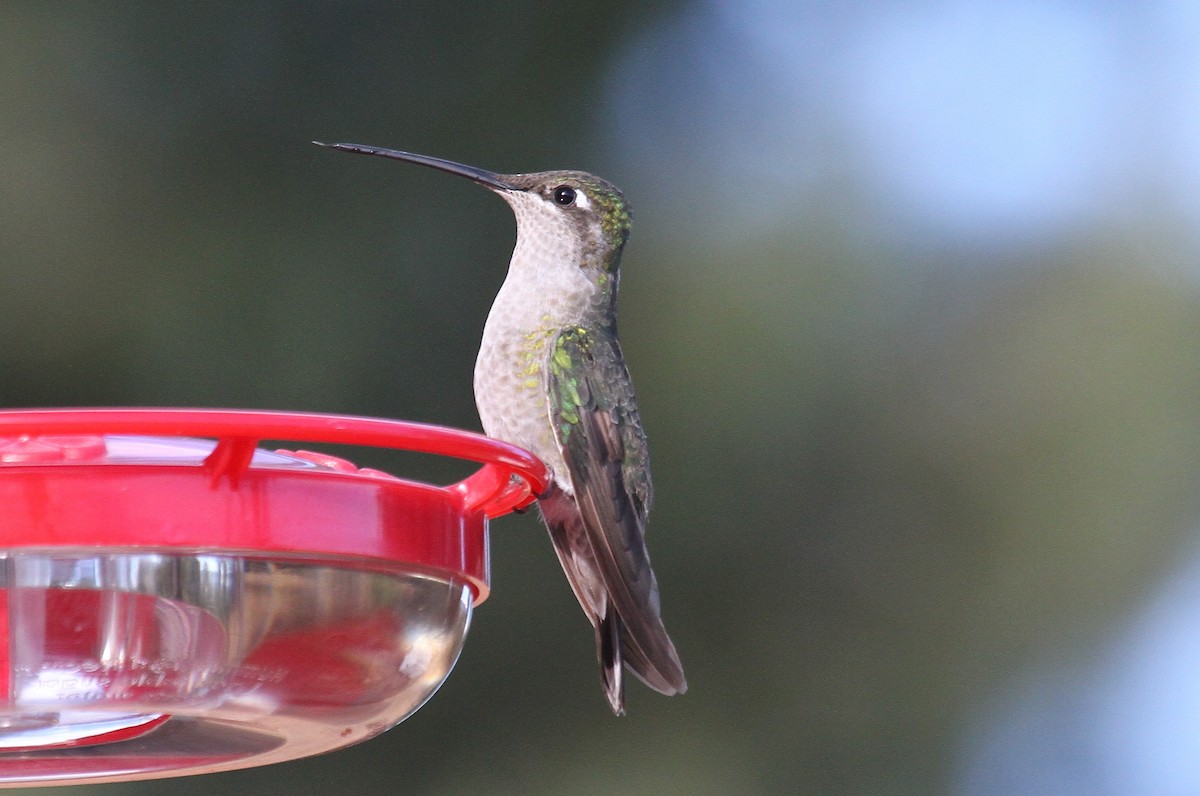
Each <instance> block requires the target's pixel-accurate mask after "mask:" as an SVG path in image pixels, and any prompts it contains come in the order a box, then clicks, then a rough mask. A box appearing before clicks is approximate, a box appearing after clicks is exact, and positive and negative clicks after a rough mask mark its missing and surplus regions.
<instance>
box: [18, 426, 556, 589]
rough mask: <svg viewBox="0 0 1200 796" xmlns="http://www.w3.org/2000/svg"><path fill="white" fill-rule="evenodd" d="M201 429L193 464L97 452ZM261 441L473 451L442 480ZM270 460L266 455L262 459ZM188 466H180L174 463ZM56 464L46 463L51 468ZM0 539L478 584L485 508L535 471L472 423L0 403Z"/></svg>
mask: <svg viewBox="0 0 1200 796" xmlns="http://www.w3.org/2000/svg"><path fill="white" fill-rule="evenodd" d="M115 435H136V436H139V437H141V436H147V437H155V438H159V437H188V438H193V437H197V438H206V439H210V440H211V439H214V438H215V440H216V442H215V444H214V445H213V446H212V448H211V450H207V451H204V452H202V453H203V455H198V457H197V458H196V459H195V460H194V461H190V462H189V461H179V460H174V461H171V462H168V463H165V464H164V463H163V462H162V461H159V460H154V459H145V460H138V459H136V458H130V457H112V456H109V455H108V451H107V447H106V444H105V437H106V436H115ZM262 440H272V441H284V440H288V441H298V442H307V443H332V444H340V445H358V446H371V447H382V448H392V449H397V450H406V451H414V452H418V453H428V454H434V455H441V456H450V457H454V458H458V459H465V460H469V461H473V462H478V463H480V464H482V465H483V466H482V467H481V468H480V469H479V470H477V471H476V472H475V473H473V474H472V475H470V476H469V477H467V478H465V479H463V480H461V481H458V482H457V483H453V484H450V485H446V486H434V485H430V484H425V483H418V482H414V481H406V480H401V479H399V478H395V477H393V476H390V475H387V474H385V473H380V472H378V471H374V470H367V469H363V470H358V469H357V468H355V467H354V466H353V465H352V464H350V463H349V462H345V461H343V460H340V459H337V458H336V457H329V456H323V455H319V454H309V453H299V454H288V453H287V452H281V453H285V454H287V456H288V457H289V461H288V462H286V463H285V466H281V465H280V464H279V462H278V461H265V459H267V458H269V457H270V455H269V454H268V455H267V456H264V455H263V454H265V453H266V452H265V451H263V450H262V449H261V448H259V443H260V442H261V441H262ZM274 459H279V457H274ZM188 464H192V465H194V466H187V465H188ZM53 465H58V466H53ZM0 474H3V477H2V478H0V505H4V506H6V510H5V514H4V515H3V518H0V548H45V547H51V548H52V547H79V546H93V547H107V548H135V549H136V548H139V547H155V548H161V547H171V548H176V549H181V550H193V551H210V550H220V551H223V552H228V551H236V552H246V553H252V554H257V553H264V554H266V553H269V554H272V555H275V554H280V553H282V554H288V555H293V556H297V557H327V556H334V557H338V558H342V557H346V558H349V559H359V560H366V561H368V562H369V563H371V564H372V565H378V566H381V567H385V568H388V567H394V566H396V565H398V564H404V565H406V566H410V565H416V566H418V567H424V568H427V569H429V570H432V571H434V572H437V573H441V574H450V575H452V576H457V577H460V578H463V579H465V580H467V581H468V582H470V583H471V585H472V586H473V588H474V590H475V602H476V604H478V603H479V602H482V601H483V600H484V599H486V597H487V594H488V560H487V558H488V557H487V530H486V529H487V520H488V519H489V518H492V517H497V516H500V515H503V514H506V513H508V512H510V511H513V510H515V509H519V508H522V507H524V506H527V505H529V504H530V503H532V502H533V501H534V500H535V499H536V496H537V495H539V494H541V493H542V492H543V491H544V490H545V489H546V488H547V486H548V483H549V474H548V472H547V470H546V468H545V466H544V465H543V464H542V463H541V462H540V461H539V460H538V459H537V458H536V457H534V456H533V454H531V453H529V452H527V451H525V450H522V449H521V448H518V447H515V446H513V445H509V444H507V443H504V442H500V441H498V440H494V439H490V438H488V437H485V436H483V435H481V434H476V433H472V432H467V431H460V430H456V429H450V428H443V427H440V426H433V425H426V424H421V423H410V422H404V421H398V420H383V419H378V418H369V417H354V416H346V415H331V414H319V413H306V412H279V411H253V410H228V409H162V408H153V409H148V408H139V409H36V410H0Z"/></svg>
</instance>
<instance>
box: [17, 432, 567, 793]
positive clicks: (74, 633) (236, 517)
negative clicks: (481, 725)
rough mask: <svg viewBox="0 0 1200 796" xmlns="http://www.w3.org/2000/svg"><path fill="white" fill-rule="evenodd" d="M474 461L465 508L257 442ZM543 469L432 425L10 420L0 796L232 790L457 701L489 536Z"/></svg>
mask: <svg viewBox="0 0 1200 796" xmlns="http://www.w3.org/2000/svg"><path fill="white" fill-rule="evenodd" d="M264 439H267V440H289V441H300V442H305V443H338V444H347V445H360V446H363V445H366V446H376V447H386V448H397V449H403V450H411V451H418V452H423V453H432V454H439V455H445V456H452V457H456V458H461V459H468V460H471V461H475V462H478V463H480V464H481V465H482V467H481V468H480V469H479V470H477V471H476V472H475V473H474V474H472V475H471V476H470V477H468V478H466V479H464V480H462V481H459V482H458V483H455V484H451V485H449V486H435V485H431V484H425V483H418V482H414V481H407V480H401V479H399V478H395V477H393V476H390V475H387V474H385V473H381V472H378V471H374V470H366V469H363V470H359V469H357V468H355V467H354V466H353V465H352V464H350V463H349V462H346V461H344V460H342V459H338V458H335V457H331V456H326V455H323V454H314V453H307V452H287V451H274V452H272V451H270V450H266V449H264V448H262V447H259V441H260V440H264ZM546 479H547V474H546V470H545V468H544V466H543V465H542V464H541V462H539V461H538V460H537V459H536V458H534V457H533V455H532V454H530V453H528V452H526V451H523V450H521V449H519V448H515V447H513V446H511V445H507V444H505V443H502V442H498V441H496V440H492V439H488V438H487V437H483V436H481V435H478V434H472V433H468V432H464V431H456V430H452V429H446V428H439V427H436V426H428V425H420V424H414V423H404V422H399V421H391V420H379V419H373V418H361V417H343V416H334V415H319V414H300V413H282V412H252V411H227V410H172V409H139V410H134V409H128V410H126V409H83V410H30V411H0V506H2V507H3V508H2V509H0V539H2V541H0V700H2V701H0V786H28V785H51V784H58V785H62V784H80V783H87V782H108V781H116V780H130V779H145V778H151V777H168V776H177V775H181V774H197V773H202V772H212V771H225V770H230V769H235V768H244V767H247V766H255V765H262V764H265V763H274V762H279V761H282V760H290V759H293V758H297V757H304V756H307V755H312V754H317V753H320V752H326V751H329V750H332V749H337V748H339V747H343V746H348V745H350V744H353V743H357V742H359V741H362V740H364V739H366V738H369V737H372V736H374V735H377V734H379V733H381V732H383V731H384V730H387V729H389V728H390V727H392V726H394V725H395V724H397V723H398V722H400V721H402V720H403V719H405V718H406V717H407V716H409V715H411V714H412V713H413V712H414V711H415V710H416V709H417V708H418V707H420V706H421V704H423V703H424V702H425V700H426V699H428V698H429V697H430V696H431V695H432V694H433V692H434V691H436V690H437V688H438V687H439V686H440V685H441V684H442V682H444V681H445V679H446V676H447V675H448V674H449V672H450V669H451V667H452V666H453V665H454V662H455V660H456V659H457V657H458V654H459V651H460V650H461V649H462V643H463V639H464V637H465V635H466V630H467V626H468V624H469V622H470V617H471V610H472V608H473V606H475V605H477V604H479V603H480V602H482V601H483V600H484V599H485V598H486V597H487V592H488V553H487V521H488V519H489V518H491V517H495V516H498V515H501V514H505V513H507V512H509V511H511V510H513V509H516V508H519V507H521V506H524V505H526V504H528V503H530V502H532V501H533V499H534V495H536V494H538V493H540V492H541V491H542V490H543V489H544V488H545V487H546V482H547V480H546Z"/></svg>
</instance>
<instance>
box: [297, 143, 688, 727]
mask: <svg viewBox="0 0 1200 796" xmlns="http://www.w3.org/2000/svg"><path fill="white" fill-rule="evenodd" d="M313 143H316V144H318V145H320V146H325V147H329V148H331V149H336V150H340V151H343V152H356V153H360V154H364V155H375V156H378V157H384V158H391V159H394V160H402V161H407V162H409V163H416V164H419V165H422V166H428V167H431V168H434V169H438V170H440V171H444V172H448V173H450V174H457V175H459V176H461V177H466V178H467V179H469V180H472V181H474V182H476V183H478V184H480V185H482V186H484V187H485V188H488V189H490V190H491V191H493V192H494V193H496V194H498V195H499V196H500V198H502V199H503V200H504V201H505V202H507V203H508V205H509V207H511V208H512V210H513V213H514V214H515V216H516V220H517V242H516V246H515V248H514V249H513V254H512V260H511V261H510V263H509V266H508V275H507V277H506V278H505V280H504V283H503V285H502V286H501V287H500V292H499V293H498V294H497V295H496V299H495V301H494V303H493V304H492V308H491V311H490V312H489V313H488V317H487V322H486V323H485V325H484V329H483V341H482V344H481V345H480V348H479V356H478V358H477V359H476V362H475V378H474V388H475V403H476V406H477V407H478V409H479V417H480V420H481V422H482V424H483V429H484V432H485V433H486V434H487V435H488V436H490V437H494V438H496V439H500V440H503V441H505V442H509V443H512V444H514V445H519V446H521V447H523V448H526V449H527V450H529V451H531V452H532V453H534V454H535V455H536V456H538V458H540V459H541V460H542V461H543V462H544V463H545V464H546V466H547V468H548V469H549V470H550V473H551V476H552V478H551V484H550V486H549V487H548V489H547V491H546V492H545V493H544V494H542V495H539V496H538V508H539V510H540V513H541V515H542V519H543V521H544V522H545V525H546V528H547V529H548V530H549V532H550V539H551V541H552V542H553V545H554V550H555V552H556V553H557V555H558V560H559V562H560V563H561V564H562V568H563V571H564V572H566V575H567V580H568V581H569V582H570V584H571V589H572V590H573V591H574V592H575V596H576V598H577V599H578V600H579V604H580V606H582V608H583V612H584V613H585V614H586V615H587V618H588V619H589V620H590V621H591V624H592V627H593V628H594V630H595V634H596V654H597V658H598V659H599V663H600V671H601V681H602V684H603V686H604V691H605V694H606V696H607V698H608V702H609V705H610V706H611V708H612V710H613V713H615V714H616V715H618V716H619V715H621V714H623V713H624V712H625V692H624V685H623V682H622V667H624V668H627V669H628V670H629V671H631V672H633V674H634V675H636V676H637V677H638V679H640V680H641V681H642V682H643V683H645V684H646V685H647V686H649V687H650V688H652V689H654V690H655V691H658V692H660V693H663V694H668V695H671V694H682V693H683V692H684V691H686V690H687V682H686V680H685V679H684V675H683V667H682V665H681V664H680V662H679V656H678V655H677V654H676V652H675V645H674V644H673V643H672V642H671V637H670V636H669V635H668V634H667V630H666V627H665V626H664V625H663V621H662V615H661V609H660V605H659V594H658V583H657V581H656V579H655V577H654V571H653V569H651V567H650V554H649V552H648V551H647V549H646V541H645V532H646V517H647V514H648V513H649V511H650V504H651V501H652V498H653V489H652V487H651V483H650V463H649V456H648V453H647V447H646V436H645V433H644V432H643V430H642V423H641V419H640V418H639V416H638V410H637V403H636V402H635V400H634V392H633V382H632V381H631V380H630V378H629V371H628V369H627V368H626V365H625V358H624V356H623V355H622V354H621V346H620V344H619V342H618V340H617V286H618V282H619V279H620V272H619V269H618V266H619V264H620V260H621V251H622V249H623V248H624V246H625V241H626V240H627V238H628V237H629V229H630V212H629V205H628V204H627V203H626V201H625V199H624V197H623V196H622V194H621V192H620V191H619V190H618V189H617V188H616V186H614V185H613V184H612V183H610V182H608V181H606V180H603V179H601V178H600V177H596V176H595V175H592V174H588V173H586V172H582V171H544V172H537V173H529V174H497V173H495V172H491V171H486V170H484V169H480V168H476V167H474V166H467V165H464V164H462V163H456V162H454V161H451V160H443V159H442V158H436V157H431V156H429V155H418V154H414V153H411V152H402V151H399V150H395V149H381V148H378V147H371V146H363V145H360V144H322V143H321V142H319V141H314V142H313Z"/></svg>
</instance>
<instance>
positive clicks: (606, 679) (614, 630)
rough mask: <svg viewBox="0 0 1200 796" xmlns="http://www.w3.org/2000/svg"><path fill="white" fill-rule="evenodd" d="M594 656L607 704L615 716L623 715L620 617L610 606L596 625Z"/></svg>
mask: <svg viewBox="0 0 1200 796" xmlns="http://www.w3.org/2000/svg"><path fill="white" fill-rule="evenodd" d="M596 655H597V657H599V659H600V681H601V682H602V683H603V684H604V693H605V694H606V695H607V696H608V704H609V706H610V707H612V712H613V713H614V714H615V715H617V716H623V715H625V685H624V683H622V682H621V617H619V616H618V615H617V612H616V611H614V610H613V609H612V606H611V605H610V606H609V607H608V611H607V613H606V615H605V616H604V617H603V618H601V619H600V621H599V622H597V623H596Z"/></svg>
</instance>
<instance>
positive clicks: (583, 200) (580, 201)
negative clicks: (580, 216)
mask: <svg viewBox="0 0 1200 796" xmlns="http://www.w3.org/2000/svg"><path fill="white" fill-rule="evenodd" d="M575 206H576V207H582V208H584V209H587V208H589V207H591V206H592V202H591V200H590V199H588V197H587V194H586V193H584V192H583V191H579V190H577V191H575Z"/></svg>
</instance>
